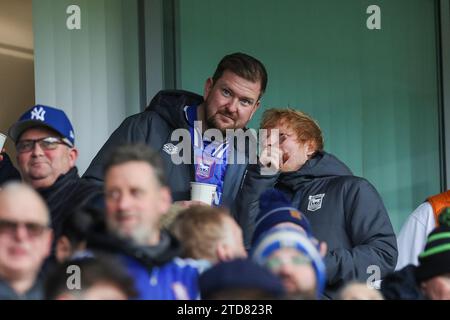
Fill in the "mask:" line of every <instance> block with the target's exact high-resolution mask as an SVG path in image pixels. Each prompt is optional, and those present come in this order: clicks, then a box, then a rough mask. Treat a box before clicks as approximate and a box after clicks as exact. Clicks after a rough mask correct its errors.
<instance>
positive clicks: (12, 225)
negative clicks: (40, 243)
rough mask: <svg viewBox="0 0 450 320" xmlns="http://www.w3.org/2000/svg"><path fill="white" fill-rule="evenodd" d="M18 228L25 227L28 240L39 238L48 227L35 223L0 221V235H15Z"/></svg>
mask: <svg viewBox="0 0 450 320" xmlns="http://www.w3.org/2000/svg"><path fill="white" fill-rule="evenodd" d="M20 227H25V230H26V231H27V234H28V236H29V237H30V238H37V237H39V236H41V235H42V234H43V233H44V231H45V230H47V229H48V228H49V227H48V226H47V225H43V224H39V223H36V222H18V221H11V220H5V219H0V235H2V234H7V235H15V234H16V233H17V230H18V229H19V228H20Z"/></svg>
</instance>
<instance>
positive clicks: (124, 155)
mask: <svg viewBox="0 0 450 320" xmlns="http://www.w3.org/2000/svg"><path fill="white" fill-rule="evenodd" d="M131 161H142V162H146V163H148V164H149V165H150V167H152V168H153V171H154V172H155V177H156V180H157V181H158V183H159V184H160V185H162V186H166V185H167V183H166V177H165V174H164V167H163V163H162V159H161V157H160V155H159V154H158V153H157V152H155V151H153V149H151V148H150V147H149V146H147V145H146V144H143V143H138V144H124V145H121V146H119V147H117V148H116V149H114V150H113V151H112V152H111V153H110V155H109V157H108V158H107V161H106V163H105V164H104V166H103V175H104V176H106V173H107V172H108V171H109V169H111V167H114V166H117V165H121V164H124V163H127V162H131Z"/></svg>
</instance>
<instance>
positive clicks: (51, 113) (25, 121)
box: [8, 104, 75, 146]
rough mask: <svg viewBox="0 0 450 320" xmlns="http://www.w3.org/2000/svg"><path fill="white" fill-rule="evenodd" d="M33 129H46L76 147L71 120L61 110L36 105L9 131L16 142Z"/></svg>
mask: <svg viewBox="0 0 450 320" xmlns="http://www.w3.org/2000/svg"><path fill="white" fill-rule="evenodd" d="M33 127H46V128H49V129H51V130H54V131H56V132H57V133H59V134H60V135H61V136H62V138H63V140H64V141H65V142H66V143H68V144H69V145H70V146H74V145H75V134H74V131H73V127H72V124H71V123H70V120H69V118H68V117H67V115H66V114H65V113H64V111H62V110H60V109H56V108H53V107H49V106H44V105H39V104H38V105H36V106H34V107H32V108H31V109H29V110H28V111H27V112H25V113H24V114H23V115H22V116H21V117H20V118H19V120H18V121H17V122H16V123H15V124H14V125H12V127H11V128H9V130H8V134H9V136H10V137H11V139H12V140H13V141H14V142H17V140H18V139H19V138H20V136H21V135H22V133H23V132H24V131H25V130H27V129H30V128H33Z"/></svg>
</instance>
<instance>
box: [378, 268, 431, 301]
mask: <svg viewBox="0 0 450 320" xmlns="http://www.w3.org/2000/svg"><path fill="white" fill-rule="evenodd" d="M416 271H417V267H416V266H414V265H411V264H410V265H408V266H406V267H405V268H403V269H401V270H399V271H396V272H394V273H391V274H389V275H388V276H387V277H386V278H385V279H384V280H383V281H382V282H381V293H382V294H383V296H384V298H385V299H386V300H399V299H400V300H424V299H426V297H425V296H424V295H423V293H422V291H421V290H420V284H419V283H418V282H417V279H416V275H415V274H416Z"/></svg>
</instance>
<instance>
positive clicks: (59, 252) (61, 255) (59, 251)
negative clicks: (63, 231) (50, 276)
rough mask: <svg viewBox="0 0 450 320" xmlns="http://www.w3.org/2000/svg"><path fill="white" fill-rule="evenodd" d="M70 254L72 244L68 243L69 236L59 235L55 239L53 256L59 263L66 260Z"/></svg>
mask: <svg viewBox="0 0 450 320" xmlns="http://www.w3.org/2000/svg"><path fill="white" fill-rule="evenodd" d="M71 255H72V245H71V244H70V241H69V238H67V237H66V236H61V237H59V239H58V240H57V241H56V248H55V256H56V260H57V261H58V262H59V263H62V262H64V261H66V260H67V258H69V257H70V256H71Z"/></svg>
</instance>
